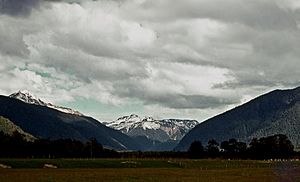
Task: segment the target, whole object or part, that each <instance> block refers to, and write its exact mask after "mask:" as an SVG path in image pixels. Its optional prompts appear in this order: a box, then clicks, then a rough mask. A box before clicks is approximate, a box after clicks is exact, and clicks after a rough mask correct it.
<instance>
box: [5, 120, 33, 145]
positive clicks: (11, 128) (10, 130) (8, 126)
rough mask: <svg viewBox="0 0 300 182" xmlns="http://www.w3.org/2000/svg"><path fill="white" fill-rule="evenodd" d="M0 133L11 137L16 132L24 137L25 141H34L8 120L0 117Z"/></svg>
mask: <svg viewBox="0 0 300 182" xmlns="http://www.w3.org/2000/svg"><path fill="white" fill-rule="evenodd" d="M0 131H2V132H3V133H4V134H6V135H13V133H14V132H18V133H20V134H21V135H23V136H24V139H25V140H27V141H34V140H35V139H36V138H35V137H34V136H32V135H30V134H29V133H26V132H24V131H23V130H22V129H21V128H20V127H19V126H17V125H15V124H14V123H13V122H11V121H10V120H9V119H6V118H4V117H2V116H0Z"/></svg>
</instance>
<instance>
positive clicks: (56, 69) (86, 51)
mask: <svg viewBox="0 0 300 182" xmlns="http://www.w3.org/2000/svg"><path fill="white" fill-rule="evenodd" d="M299 29H300V1H299V0H98V1H92V0H85V1H79V0H74V1H72V0H65V1H63V0H61V1H60V0H48V1H39V0H0V63H1V64H0V83H1V84H0V94H2V95H8V94H10V93H12V92H15V91H18V90H23V89H26V90H29V91H30V92H32V93H33V94H34V95H36V96H38V97H40V98H41V99H42V100H45V101H48V102H52V103H55V104H59V105H63V106H68V107H72V108H75V109H78V110H79V111H81V112H83V113H85V114H88V115H91V116H94V117H95V118H97V119H99V120H113V119H116V118H118V117H119V116H122V115H125V114H131V113H136V114H139V115H142V116H144V115H147V116H154V117H155V118H190V119H197V120H199V121H203V120H204V119H206V118H209V117H211V116H214V115H216V114H218V113H220V112H223V111H225V110H227V109H229V108H232V107H235V106H237V105H239V104H241V103H244V102H245V101H248V100H249V99H251V98H253V97H255V96H258V95H260V94H263V93H265V92H268V91H270V90H272V89H276V88H293V87H296V86H300V30H299Z"/></svg>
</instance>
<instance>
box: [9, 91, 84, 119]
mask: <svg viewBox="0 0 300 182" xmlns="http://www.w3.org/2000/svg"><path fill="white" fill-rule="evenodd" d="M9 97H11V98H15V99H19V100H21V101H23V102H26V103H28V104H35V105H40V106H46V107H49V108H52V109H56V110H58V111H61V112H64V113H69V114H75V115H78V116H83V114H81V113H80V112H79V111H75V110H73V109H70V108H66V107H62V106H56V105H53V104H51V103H46V102H44V101H42V100H41V99H39V98H37V97H35V96H34V95H32V94H31V93H29V92H28V91H27V90H23V91H18V92H15V93H13V94H11V95H9Z"/></svg>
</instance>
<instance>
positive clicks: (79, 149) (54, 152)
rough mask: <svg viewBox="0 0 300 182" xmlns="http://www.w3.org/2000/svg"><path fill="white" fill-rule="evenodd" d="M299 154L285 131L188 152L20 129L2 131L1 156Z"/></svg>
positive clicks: (268, 156) (239, 156)
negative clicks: (117, 146)
mask: <svg viewBox="0 0 300 182" xmlns="http://www.w3.org/2000/svg"><path fill="white" fill-rule="evenodd" d="M297 156H298V157H299V156H300V155H299V153H298V154H297V153H296V152H294V146H293V145H292V143H291V141H290V140H289V139H288V137H287V136H285V135H274V136H269V137H263V138H259V139H253V140H252V141H251V142H250V143H249V145H247V144H246V143H244V142H239V141H237V140H236V139H229V140H228V141H223V142H221V143H220V144H219V143H218V142H217V141H216V140H210V141H208V143H207V145H206V146H203V145H202V143H201V142H200V141H194V142H193V143H192V144H191V145H190V147H189V150H188V151H187V152H177V151H167V152H155V151H149V152H142V151H126V152H117V151H115V150H111V149H106V148H104V147H103V146H102V145H101V144H100V143H98V142H97V140H96V139H94V138H91V139H90V140H89V141H87V142H85V143H82V142H80V141H76V140H71V139H59V140H48V139H36V140H34V141H28V140H26V139H25V137H24V136H22V135H21V134H20V133H18V132H15V133H13V135H6V134H4V133H3V132H0V157H1V158H192V159H201V158H202V159H203V158H223V159H287V158H292V157H297Z"/></svg>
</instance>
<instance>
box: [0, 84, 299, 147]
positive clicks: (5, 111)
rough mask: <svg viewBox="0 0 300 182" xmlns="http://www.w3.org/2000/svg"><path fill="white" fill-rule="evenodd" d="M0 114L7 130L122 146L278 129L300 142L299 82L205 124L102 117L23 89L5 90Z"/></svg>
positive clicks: (182, 143) (243, 136) (246, 137)
mask: <svg viewBox="0 0 300 182" xmlns="http://www.w3.org/2000/svg"><path fill="white" fill-rule="evenodd" d="M0 116H2V117H1V118H0V129H1V126H2V130H8V129H9V128H10V129H12V130H10V129H9V130H10V131H14V130H18V131H21V132H24V133H25V134H28V135H32V136H33V137H36V138H49V139H60V138H71V139H76V140H80V141H87V140H89V139H90V138H96V139H97V140H98V142H100V143H101V144H102V145H104V146H105V147H107V148H113V149H117V150H156V151H159V150H173V149H174V148H175V149H174V150H180V151H183V150H187V149H188V147H189V146H190V144H191V143H192V142H193V141H195V140H199V141H201V142H202V143H203V144H204V145H206V143H207V141H208V140H210V139H215V140H217V141H218V142H221V141H224V140H228V139H230V138H235V139H237V140H239V141H244V142H249V141H250V140H251V139H253V138H260V137H265V136H270V135H275V134H285V135H287V136H288V138H289V139H290V140H291V141H292V143H293V144H294V145H295V146H296V147H299V146H300V132H299V131H300V87H298V88H295V89H289V90H274V91H271V92H269V93H267V94H264V95H262V96H259V97H257V98H255V99H253V100H251V101H249V102H247V103H245V104H242V105H240V106H238V107H236V108H234V109H231V110H229V111H226V112H224V113H222V114H219V115H217V116H215V117H212V118H210V119H208V120H206V121H204V122H201V123H200V124H198V122H197V121H195V120H178V119H162V120H157V119H154V118H152V117H140V116H138V115H135V114H132V115H128V116H122V117H120V118H118V119H116V120H114V121H111V122H102V123H101V122H99V121H98V120H96V119H94V118H92V117H89V116H85V115H83V114H82V113H80V112H78V111H75V110H73V109H70V108H65V107H61V106H56V105H53V104H51V103H46V102H44V101H42V100H41V99H39V98H37V97H34V96H33V95H31V94H30V93H29V92H23V91H19V92H16V93H14V94H11V95H10V96H0Z"/></svg>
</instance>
